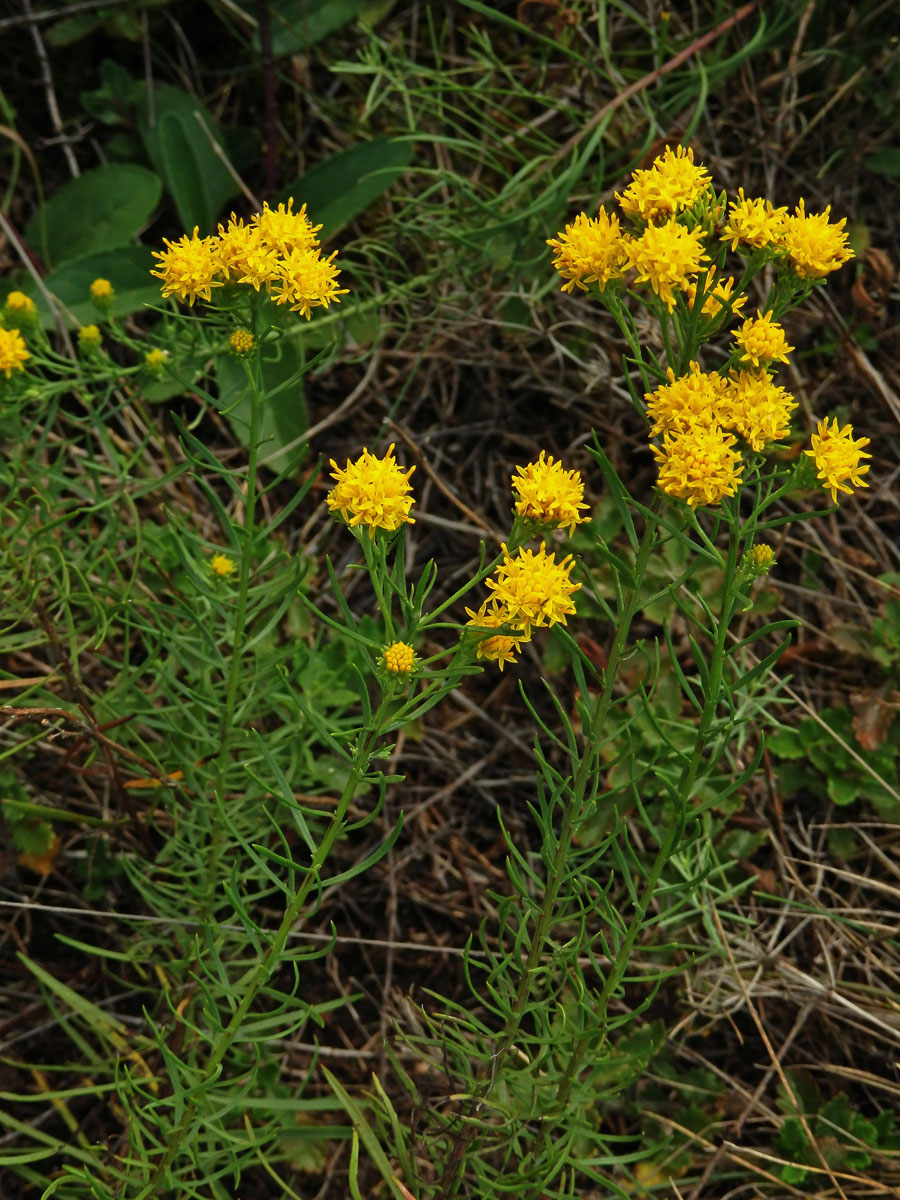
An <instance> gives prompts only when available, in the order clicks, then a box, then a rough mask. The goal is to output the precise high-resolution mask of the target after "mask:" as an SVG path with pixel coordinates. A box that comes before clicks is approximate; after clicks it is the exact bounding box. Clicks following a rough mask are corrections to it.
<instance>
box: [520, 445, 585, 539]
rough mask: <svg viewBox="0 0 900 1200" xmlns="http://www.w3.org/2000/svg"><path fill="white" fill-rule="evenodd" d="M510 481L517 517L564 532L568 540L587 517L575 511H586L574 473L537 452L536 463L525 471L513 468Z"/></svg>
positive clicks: (581, 484) (578, 479)
mask: <svg viewBox="0 0 900 1200" xmlns="http://www.w3.org/2000/svg"><path fill="white" fill-rule="evenodd" d="M516 472H517V475H513V477H512V485H513V490H514V491H515V492H516V493H517V495H518V497H519V498H518V500H517V501H516V512H517V513H518V514H519V516H520V517H526V518H528V519H529V520H531V521H536V522H538V524H540V525H552V526H555V527H557V528H559V529H568V531H569V536H570V537H571V536H572V533H573V532H574V530H575V526H576V525H577V524H579V523H580V522H581V521H586V520H587V517H586V516H582V515H581V513H580V512H579V511H578V510H579V509H580V508H587V507H588V506H587V505H586V504H584V503H583V501H582V497H583V496H584V484H583V483H582V482H581V476H580V475H579V473H578V472H577V471H567V470H565V468H564V467H563V465H562V463H558V462H555V461H554V460H553V458H548V457H547V452H546V450H542V451H541V455H540V458H539V459H538V460H537V462H532V463H529V464H528V466H527V467H516Z"/></svg>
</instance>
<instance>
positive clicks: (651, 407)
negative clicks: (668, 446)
mask: <svg viewBox="0 0 900 1200" xmlns="http://www.w3.org/2000/svg"><path fill="white" fill-rule="evenodd" d="M666 373H667V375H668V377H669V382H668V383H662V384H660V386H659V387H658V388H657V389H656V391H655V392H648V393H647V394H646V396H645V397H644V399H645V400H646V401H647V418H648V420H649V421H650V422H651V424H652V428H651V430H650V434H651V436H652V437H655V436H656V435H657V434H659V433H672V432H679V433H684V432H686V431H687V430H690V429H695V428H697V426H710V425H715V424H717V423H718V424H721V423H722V410H723V407H724V405H725V402H726V396H727V384H726V381H725V380H724V379H723V378H722V376H721V375H719V374H718V372H716V371H712V372H710V373H709V374H707V373H706V372H705V371H702V370H701V369H700V364H699V363H698V362H692V363H691V364H690V366H689V368H688V374H687V375H681V376H679V377H678V378H677V379H676V378H675V372H674V371H673V370H672V368H671V367H669V368H668V370H667V372H666Z"/></svg>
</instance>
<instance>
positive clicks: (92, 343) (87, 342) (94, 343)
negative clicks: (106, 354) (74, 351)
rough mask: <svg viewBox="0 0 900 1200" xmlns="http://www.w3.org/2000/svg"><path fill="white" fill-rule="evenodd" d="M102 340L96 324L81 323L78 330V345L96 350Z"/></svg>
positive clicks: (85, 348) (84, 348)
mask: <svg viewBox="0 0 900 1200" xmlns="http://www.w3.org/2000/svg"><path fill="white" fill-rule="evenodd" d="M102 340H103V334H102V333H101V332H100V328H99V326H98V325H82V327H81V328H80V329H79V330H78V345H79V346H80V347H81V349H82V350H96V349H97V347H98V346H99V345H100V343H101V341H102Z"/></svg>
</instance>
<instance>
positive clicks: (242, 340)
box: [228, 329, 254, 358]
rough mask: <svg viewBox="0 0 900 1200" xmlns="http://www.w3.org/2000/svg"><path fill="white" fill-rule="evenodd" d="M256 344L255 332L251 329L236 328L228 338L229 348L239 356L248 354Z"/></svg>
mask: <svg viewBox="0 0 900 1200" xmlns="http://www.w3.org/2000/svg"><path fill="white" fill-rule="evenodd" d="M253 346H254V338H253V334H252V333H251V332H250V330H249V329H236V330H235V331H234V333H233V334H232V335H231V337H230V338H229V339H228V348H229V350H230V351H231V353H232V354H234V355H236V357H238V358H243V357H245V356H246V355H248V354H249V353H250V352H251V350H252V349H253Z"/></svg>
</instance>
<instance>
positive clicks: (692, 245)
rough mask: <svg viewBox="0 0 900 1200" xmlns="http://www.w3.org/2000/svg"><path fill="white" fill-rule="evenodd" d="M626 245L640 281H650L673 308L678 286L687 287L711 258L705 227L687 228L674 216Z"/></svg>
mask: <svg viewBox="0 0 900 1200" xmlns="http://www.w3.org/2000/svg"><path fill="white" fill-rule="evenodd" d="M626 248H627V252H628V265H629V266H630V267H633V268H634V270H635V271H636V272H637V282H638V283H649V284H650V286H651V287H652V288H653V290H654V292H656V294H657V296H659V298H660V300H662V301H663V302H664V303H665V305H666V307H667V308H668V310H669V312H672V310H673V309H674V307H675V291H676V289H685V288H687V287H688V286H689V285H690V282H691V278H690V277H691V276H692V275H696V274H697V272H698V271H699V270H700V268H701V267H702V266H703V264H704V263H706V262H708V261H709V256H708V255H707V253H706V252H705V250H704V248H703V232H702V230H700V229H685V228H684V227H683V226H681V225H679V224H678V222H677V221H676V220H675V218H674V217H672V218H671V220H669V221H667V222H666V223H665V224H664V225H648V226H647V228H646V229H645V230H644V232H643V233H642V234H641V236H640V237H639V238H632V239H630V240H629V241H628V242H627V244H626Z"/></svg>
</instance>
